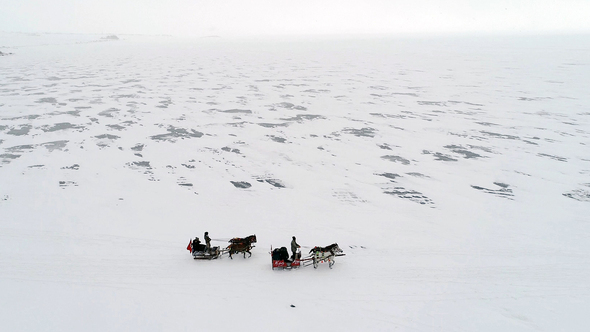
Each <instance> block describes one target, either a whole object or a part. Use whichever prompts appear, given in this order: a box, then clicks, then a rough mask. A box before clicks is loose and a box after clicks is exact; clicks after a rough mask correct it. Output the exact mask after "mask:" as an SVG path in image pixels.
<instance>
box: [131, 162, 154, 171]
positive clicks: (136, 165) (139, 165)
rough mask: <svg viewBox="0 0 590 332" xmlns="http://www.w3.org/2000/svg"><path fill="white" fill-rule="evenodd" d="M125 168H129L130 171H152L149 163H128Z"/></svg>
mask: <svg viewBox="0 0 590 332" xmlns="http://www.w3.org/2000/svg"><path fill="white" fill-rule="evenodd" d="M127 166H129V168H131V169H136V170H137V169H141V168H143V169H152V167H151V166H150V162H149V161H133V162H130V163H127Z"/></svg>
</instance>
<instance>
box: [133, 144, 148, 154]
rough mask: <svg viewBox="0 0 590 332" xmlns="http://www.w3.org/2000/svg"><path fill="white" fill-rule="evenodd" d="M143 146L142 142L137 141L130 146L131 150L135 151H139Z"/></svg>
mask: <svg viewBox="0 0 590 332" xmlns="http://www.w3.org/2000/svg"><path fill="white" fill-rule="evenodd" d="M144 147H145V145H144V144H141V143H137V144H135V146H134V147H132V148H131V150H133V151H137V152H141V151H142V150H143V148H144Z"/></svg>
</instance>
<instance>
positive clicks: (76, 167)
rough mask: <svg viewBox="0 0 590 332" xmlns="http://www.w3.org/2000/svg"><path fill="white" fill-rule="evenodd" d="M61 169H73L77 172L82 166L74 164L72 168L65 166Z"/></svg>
mask: <svg viewBox="0 0 590 332" xmlns="http://www.w3.org/2000/svg"><path fill="white" fill-rule="evenodd" d="M61 169H71V170H74V171H77V170H79V169H80V165H78V164H73V165H72V166H64V167H62V168H61Z"/></svg>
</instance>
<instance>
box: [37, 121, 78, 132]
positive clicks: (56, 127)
mask: <svg viewBox="0 0 590 332" xmlns="http://www.w3.org/2000/svg"><path fill="white" fill-rule="evenodd" d="M67 129H80V131H82V130H84V129H86V127H84V126H79V125H73V124H71V123H69V122H60V123H56V124H54V125H53V126H48V125H46V126H42V127H41V130H43V131H44V132H54V131H59V130H67Z"/></svg>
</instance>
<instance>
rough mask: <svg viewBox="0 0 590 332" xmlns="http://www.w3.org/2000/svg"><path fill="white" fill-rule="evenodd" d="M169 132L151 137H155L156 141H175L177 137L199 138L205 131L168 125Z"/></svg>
mask: <svg viewBox="0 0 590 332" xmlns="http://www.w3.org/2000/svg"><path fill="white" fill-rule="evenodd" d="M167 130H168V133H167V134H160V135H154V136H151V137H150V138H151V139H153V140H154V141H166V140H168V141H174V140H175V139H176V138H182V139H184V138H193V137H196V138H199V137H202V136H203V133H201V132H199V131H196V130H194V129H190V130H189V129H184V128H177V127H174V126H169V127H168V129H167Z"/></svg>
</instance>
